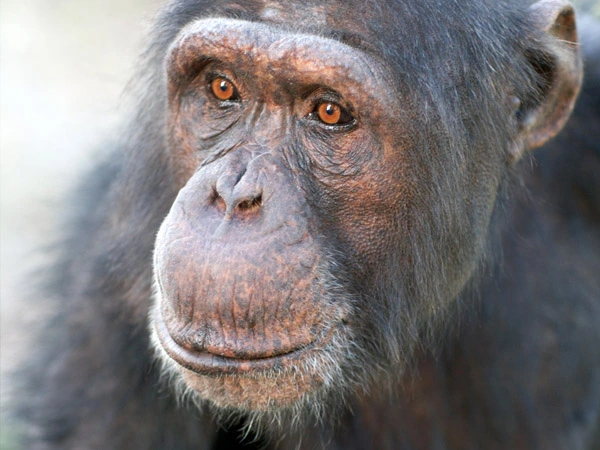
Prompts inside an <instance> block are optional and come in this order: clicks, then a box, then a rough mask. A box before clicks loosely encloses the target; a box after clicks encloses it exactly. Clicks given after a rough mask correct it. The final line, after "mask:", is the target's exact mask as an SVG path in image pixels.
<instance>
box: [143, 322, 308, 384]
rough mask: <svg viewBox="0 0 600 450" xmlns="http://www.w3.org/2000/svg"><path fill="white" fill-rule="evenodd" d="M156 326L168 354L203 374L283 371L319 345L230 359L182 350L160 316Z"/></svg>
mask: <svg viewBox="0 0 600 450" xmlns="http://www.w3.org/2000/svg"><path fill="white" fill-rule="evenodd" d="M154 326H155V328H156V334H157V336H158V340H159V341H160V343H161V345H162V347H163V349H164V350H165V352H166V353H167V355H169V357H171V359H173V360H174V361H175V362H176V363H177V364H179V365H180V366H182V367H184V368H185V369H188V370H191V371H193V372H196V373H198V374H201V375H219V374H242V373H248V372H265V371H268V370H273V369H281V368H284V367H286V366H289V365H290V364H292V363H293V362H294V361H298V360H299V359H301V358H302V356H303V355H304V354H305V353H306V352H307V351H308V350H310V349H311V348H313V347H314V343H315V341H312V342H311V343H309V344H307V345H305V346H302V347H300V348H296V349H293V350H291V351H289V352H286V353H281V354H279V355H276V356H269V357H265V358H252V359H243V358H229V357H226V356H220V355H215V354H214V353H208V352H195V351H191V350H188V349H186V348H183V347H181V346H180V345H179V344H178V343H177V342H175V340H174V339H173V338H172V337H171V335H170V334H169V331H168V329H167V327H166V325H165V323H164V321H163V320H162V316H161V314H160V313H159V314H157V315H156V317H155V320H154Z"/></svg>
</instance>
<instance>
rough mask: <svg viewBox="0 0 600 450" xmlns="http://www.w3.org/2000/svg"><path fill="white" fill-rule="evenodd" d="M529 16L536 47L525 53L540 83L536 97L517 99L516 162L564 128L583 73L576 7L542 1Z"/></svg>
mask: <svg viewBox="0 0 600 450" xmlns="http://www.w3.org/2000/svg"><path fill="white" fill-rule="evenodd" d="M528 14H529V23H531V24H532V26H533V27H534V30H532V31H533V35H534V36H536V38H534V44H535V45H534V46H532V47H535V48H533V49H529V50H528V51H526V57H527V60H528V61H529V63H530V64H531V66H532V67H533V69H534V70H535V72H537V74H538V78H539V82H538V83H537V86H536V90H535V93H534V94H533V95H526V96H524V98H518V99H515V102H516V103H517V104H518V105H519V109H518V112H517V120H518V126H519V138H520V139H519V140H520V143H519V144H518V145H517V146H516V147H517V148H514V149H513V151H512V153H513V155H512V156H513V157H514V158H515V159H518V158H519V157H520V156H522V154H523V153H524V152H525V151H526V150H529V149H534V148H536V147H539V146H541V145H543V144H544V143H545V142H546V141H548V140H549V139H551V138H553V137H554V136H556V134H557V133H558V132H559V131H560V130H561V129H562V127H563V126H564V124H565V123H566V121H567V119H568V118H569V115H570V114H571V111H572V110H573V106H574V105H575V99H576V98H577V94H578V93H579V88H580V87H581V79H582V74H583V69H582V62H581V56H580V52H579V44H578V42H577V30H576V26H575V11H574V10H573V6H572V5H571V4H570V3H569V2H567V1H566V0H540V1H538V2H536V3H534V4H533V5H532V6H530V7H529V9H528ZM540 32H541V36H540Z"/></svg>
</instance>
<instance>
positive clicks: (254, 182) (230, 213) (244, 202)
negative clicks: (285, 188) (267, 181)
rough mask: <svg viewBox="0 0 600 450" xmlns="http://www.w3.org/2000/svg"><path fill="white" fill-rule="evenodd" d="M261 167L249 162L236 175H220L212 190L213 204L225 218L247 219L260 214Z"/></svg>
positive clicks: (261, 191)
mask: <svg viewBox="0 0 600 450" xmlns="http://www.w3.org/2000/svg"><path fill="white" fill-rule="evenodd" d="M262 179H263V176H262V167H260V166H258V167H257V165H255V164H253V163H252V162H250V164H248V166H247V167H245V168H242V169H241V170H240V171H239V172H238V173H235V172H234V173H231V172H230V173H226V174H223V175H221V176H220V177H219V178H218V179H217V182H216V185H215V188H214V193H215V194H214V203H215V204H216V205H217V206H218V207H219V208H220V209H222V210H224V211H225V217H226V218H234V217H236V218H248V217H251V216H254V215H257V214H260V212H261V210H262V203H263V186H262Z"/></svg>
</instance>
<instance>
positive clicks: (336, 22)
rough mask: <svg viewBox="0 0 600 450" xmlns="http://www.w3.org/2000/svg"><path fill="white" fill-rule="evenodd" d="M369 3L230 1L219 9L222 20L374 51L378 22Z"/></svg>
mask: <svg viewBox="0 0 600 450" xmlns="http://www.w3.org/2000/svg"><path fill="white" fill-rule="evenodd" d="M369 4H370V2H368V1H364V0H361V1H357V2H354V1H353V0H345V1H339V0H320V1H314V0H302V1H298V0H255V1H249V2H244V3H243V4H239V2H237V3H236V2H234V1H232V2H231V3H230V4H229V5H227V4H225V5H223V6H222V10H221V13H224V14H222V15H224V16H225V17H230V18H234V19H245V20H249V21H255V22H261V23H266V24H271V25H275V26H280V27H282V28H285V29H287V30H289V31H292V32H303V33H307V34H311V33H312V34H315V35H318V36H322V37H329V38H333V39H336V40H338V41H341V42H343V43H345V44H349V45H350V46H352V47H357V48H361V49H368V50H371V51H375V50H376V47H375V45H374V43H376V42H377V40H378V39H377V33H374V32H373V29H372V25H373V23H377V22H380V21H379V20H378V18H377V14H376V10H377V8H369V7H368V5H369Z"/></svg>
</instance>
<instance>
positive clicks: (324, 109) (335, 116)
mask: <svg viewBox="0 0 600 450" xmlns="http://www.w3.org/2000/svg"><path fill="white" fill-rule="evenodd" d="M317 115H318V116H319V119H320V120H321V122H323V123H326V124H327V125H335V124H337V123H338V122H339V121H340V118H341V117H342V108H340V107H339V106H338V105H336V104H335V103H321V104H320V105H319V106H318V108H317Z"/></svg>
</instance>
